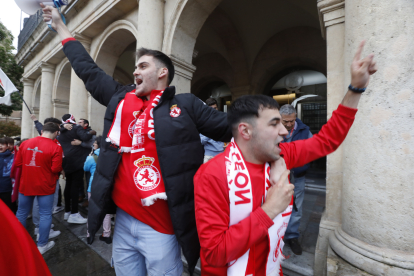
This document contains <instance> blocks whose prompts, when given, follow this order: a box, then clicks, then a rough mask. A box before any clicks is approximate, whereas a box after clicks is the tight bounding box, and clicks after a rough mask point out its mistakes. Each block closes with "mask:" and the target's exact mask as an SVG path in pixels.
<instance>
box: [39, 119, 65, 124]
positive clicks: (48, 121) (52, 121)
mask: <svg viewBox="0 0 414 276" xmlns="http://www.w3.org/2000/svg"><path fill="white" fill-rule="evenodd" d="M43 123H44V124H47V123H54V124H57V125H60V124H61V123H62V121H61V120H59V119H57V118H53V117H50V118H46V119H45V121H44V122H43Z"/></svg>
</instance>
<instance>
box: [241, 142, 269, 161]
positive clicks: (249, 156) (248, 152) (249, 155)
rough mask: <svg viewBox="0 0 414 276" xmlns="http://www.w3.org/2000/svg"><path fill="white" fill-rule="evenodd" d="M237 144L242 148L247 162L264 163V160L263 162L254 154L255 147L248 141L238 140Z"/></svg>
mask: <svg viewBox="0 0 414 276" xmlns="http://www.w3.org/2000/svg"><path fill="white" fill-rule="evenodd" d="M235 142H236V144H237V146H238V147H239V149H240V152H241V154H242V155H243V158H244V160H245V161H246V162H249V163H253V164H258V165H262V164H264V162H261V161H260V160H257V159H256V156H255V155H254V149H253V148H252V147H251V145H249V143H248V142H245V141H236V140H235Z"/></svg>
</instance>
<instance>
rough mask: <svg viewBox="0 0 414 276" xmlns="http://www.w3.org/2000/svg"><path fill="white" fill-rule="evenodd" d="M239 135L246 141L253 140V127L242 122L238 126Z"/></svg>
mask: <svg viewBox="0 0 414 276" xmlns="http://www.w3.org/2000/svg"><path fill="white" fill-rule="evenodd" d="M238 133H239V136H240V137H242V138H243V139H244V140H250V139H251V138H252V126H251V125H250V124H248V123H245V122H241V123H240V124H239V126H238Z"/></svg>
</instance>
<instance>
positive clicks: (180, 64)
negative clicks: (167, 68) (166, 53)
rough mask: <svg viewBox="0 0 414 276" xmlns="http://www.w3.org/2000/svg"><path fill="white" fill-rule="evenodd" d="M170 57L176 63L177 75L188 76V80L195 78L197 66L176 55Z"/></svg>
mask: <svg viewBox="0 0 414 276" xmlns="http://www.w3.org/2000/svg"><path fill="white" fill-rule="evenodd" d="M170 59H171V61H172V62H173V64H174V67H175V74H176V75H177V76H180V77H183V78H186V79H188V80H191V79H192V78H193V74H194V72H195V71H196V69H197V67H195V66H194V65H193V64H190V63H188V62H185V61H183V60H181V59H178V58H176V57H174V56H170Z"/></svg>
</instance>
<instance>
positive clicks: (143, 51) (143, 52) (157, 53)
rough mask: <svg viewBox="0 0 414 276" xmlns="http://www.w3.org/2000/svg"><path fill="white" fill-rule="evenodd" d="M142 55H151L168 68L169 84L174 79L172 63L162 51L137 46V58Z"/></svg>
mask: <svg viewBox="0 0 414 276" xmlns="http://www.w3.org/2000/svg"><path fill="white" fill-rule="evenodd" d="M142 56H152V57H153V58H154V59H155V60H156V61H158V62H159V63H161V64H162V65H163V66H165V67H166V68H167V69H168V85H170V84H171V82H172V80H173V79H174V74H175V70H174V64H173V63H172V61H171V59H170V58H169V57H168V56H167V55H166V54H164V53H163V52H160V51H157V50H150V49H147V48H139V49H138V51H137V59H140V57H142Z"/></svg>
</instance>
